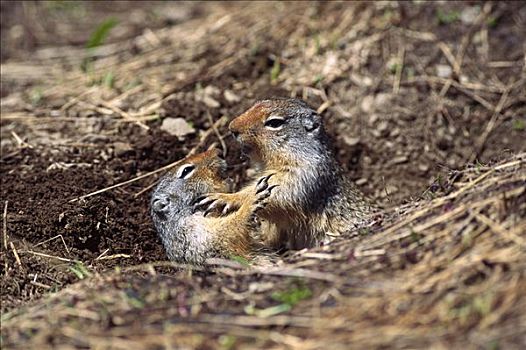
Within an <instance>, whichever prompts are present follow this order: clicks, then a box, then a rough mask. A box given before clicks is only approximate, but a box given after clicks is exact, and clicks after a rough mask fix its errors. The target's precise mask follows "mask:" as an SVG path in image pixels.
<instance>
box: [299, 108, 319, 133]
mask: <svg viewBox="0 0 526 350" xmlns="http://www.w3.org/2000/svg"><path fill="white" fill-rule="evenodd" d="M302 124H303V127H304V128H305V130H306V131H307V132H313V131H314V130H317V129H319V128H320V125H321V117H320V115H319V114H317V113H315V112H312V113H311V114H310V115H309V116H308V117H306V118H303V123H302Z"/></svg>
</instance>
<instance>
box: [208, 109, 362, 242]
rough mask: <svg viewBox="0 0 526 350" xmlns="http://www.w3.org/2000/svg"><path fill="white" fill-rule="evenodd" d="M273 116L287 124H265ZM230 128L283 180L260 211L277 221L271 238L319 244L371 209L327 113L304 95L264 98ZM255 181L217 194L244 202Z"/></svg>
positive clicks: (356, 222)
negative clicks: (339, 156)
mask: <svg viewBox="0 0 526 350" xmlns="http://www.w3.org/2000/svg"><path fill="white" fill-rule="evenodd" d="M269 116H279V117H282V118H285V120H286V124H285V125H284V127H283V128H282V129H281V130H269V129H268V128H265V126H264V123H265V120H266V119H267V118H268V117H269ZM230 130H231V131H232V132H233V133H234V134H235V135H237V137H238V139H239V141H240V142H241V143H242V144H243V146H244V147H245V149H246V151H247V153H248V154H249V156H250V158H251V160H253V161H254V162H255V163H256V165H258V166H259V167H260V168H261V169H262V174H260V175H261V176H264V175H266V174H270V173H273V174H275V175H274V176H273V177H272V178H271V179H270V184H279V185H280V186H279V187H278V188H276V190H275V191H274V192H273V194H272V197H271V199H270V200H269V203H268V205H267V206H266V208H265V209H263V210H262V211H261V212H259V213H258V215H259V216H260V217H261V218H262V219H264V220H268V221H269V222H270V223H272V224H274V225H275V226H276V229H275V230H267V231H266V234H267V237H264V238H265V239H264V240H265V241H266V242H267V244H269V245H275V246H279V245H283V244H286V245H288V247H290V248H295V249H299V248H303V247H308V246H313V245H316V244H319V243H320V242H321V241H324V240H326V239H328V238H330V236H331V235H339V234H341V233H343V232H345V231H349V230H350V229H351V228H353V227H355V226H357V225H361V224H362V223H363V222H364V219H365V218H366V216H367V215H368V214H369V213H370V211H371V206H370V205H369V203H368V202H367V201H366V200H365V199H364V197H363V195H362V194H361V193H360V191H359V190H358V189H357V188H356V187H355V186H354V185H353V184H352V183H351V182H350V181H349V180H348V179H346V178H345V177H344V176H343V174H342V170H341V168H340V166H339V165H338V163H337V162H336V160H335V157H334V155H333V153H332V151H331V148H330V145H329V138H328V136H327V134H326V133H325V129H324V126H323V122H322V119H321V117H320V116H319V115H318V114H317V113H316V112H315V111H314V110H312V109H311V108H310V107H309V106H308V105H307V104H305V103H304V102H303V101H301V100H297V99H271V100H264V101H259V102H257V103H256V104H255V105H254V106H253V107H251V108H250V109H249V110H247V111H246V112H245V113H243V114H242V115H240V116H239V117H237V118H235V119H234V120H233V121H232V122H231V123H230ZM252 186H253V185H252V184H249V185H248V186H247V187H245V188H244V189H243V190H241V191H240V192H238V193H234V194H225V195H222V194H218V195H212V198H214V199H216V200H220V201H224V202H238V203H243V202H245V201H247V200H248V198H249V195H248V191H247V190H248V189H250V188H251V187H252ZM231 205H232V206H233V207H239V204H238V205H237V206H236V205H235V204H231Z"/></svg>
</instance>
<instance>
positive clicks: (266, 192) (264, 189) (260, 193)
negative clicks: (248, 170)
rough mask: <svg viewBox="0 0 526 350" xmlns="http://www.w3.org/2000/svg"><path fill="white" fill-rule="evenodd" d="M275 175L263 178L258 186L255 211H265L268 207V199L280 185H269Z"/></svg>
mask: <svg viewBox="0 0 526 350" xmlns="http://www.w3.org/2000/svg"><path fill="white" fill-rule="evenodd" d="M272 175H274V174H270V175H267V176H264V177H262V178H261V179H259V180H258V182H257V184H256V200H255V202H254V206H255V211H258V210H261V209H263V208H264V207H265V206H266V205H267V202H268V201H267V198H269V197H270V195H271V194H272V190H274V188H276V187H278V186H279V185H269V183H268V179H269V178H270V177H271V176H272Z"/></svg>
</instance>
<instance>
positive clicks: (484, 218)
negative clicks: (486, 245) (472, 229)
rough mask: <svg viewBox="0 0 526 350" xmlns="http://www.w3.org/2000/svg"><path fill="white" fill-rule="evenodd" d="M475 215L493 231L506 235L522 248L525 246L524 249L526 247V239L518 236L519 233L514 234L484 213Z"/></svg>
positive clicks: (505, 236)
mask: <svg viewBox="0 0 526 350" xmlns="http://www.w3.org/2000/svg"><path fill="white" fill-rule="evenodd" d="M475 217H476V218H477V220H479V221H480V222H482V223H483V224H484V225H486V226H488V227H489V228H490V229H491V230H492V231H494V232H496V233H498V234H500V235H501V236H502V237H504V238H506V239H508V240H510V241H512V242H514V243H516V244H517V245H519V246H520V247H521V248H523V249H525V248H526V241H525V240H524V239H523V238H522V237H520V236H517V235H515V234H513V233H512V232H510V231H508V230H506V229H505V228H504V227H502V226H501V225H500V224H499V223H497V222H494V221H493V220H491V219H490V218H488V217H487V216H485V215H483V214H476V215H475Z"/></svg>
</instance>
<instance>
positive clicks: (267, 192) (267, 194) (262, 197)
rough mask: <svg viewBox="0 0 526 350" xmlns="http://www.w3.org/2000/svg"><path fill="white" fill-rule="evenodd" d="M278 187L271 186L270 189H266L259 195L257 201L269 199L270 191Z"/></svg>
mask: <svg viewBox="0 0 526 350" xmlns="http://www.w3.org/2000/svg"><path fill="white" fill-rule="evenodd" d="M278 186H279V185H272V186H270V187H267V189H266V190H265V191H264V192H261V193H260V194H259V197H258V201H262V200H265V199H267V198H268V197H270V195H271V194H272V190H273V189H274V188H276V187H278Z"/></svg>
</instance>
